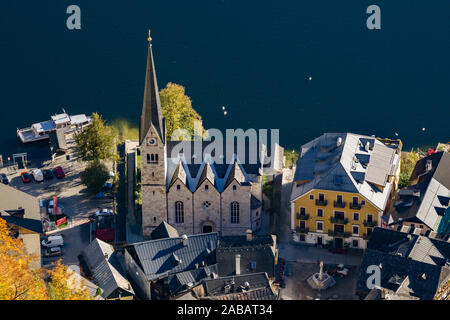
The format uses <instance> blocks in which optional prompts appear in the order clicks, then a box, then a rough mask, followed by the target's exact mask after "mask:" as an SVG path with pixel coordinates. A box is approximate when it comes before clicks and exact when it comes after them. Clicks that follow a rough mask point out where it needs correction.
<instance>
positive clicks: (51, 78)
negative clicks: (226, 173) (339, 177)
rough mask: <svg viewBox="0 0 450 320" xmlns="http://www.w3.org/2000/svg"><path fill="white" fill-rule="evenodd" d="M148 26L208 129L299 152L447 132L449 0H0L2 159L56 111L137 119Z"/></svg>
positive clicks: (158, 55) (420, 142)
mask: <svg viewBox="0 0 450 320" xmlns="http://www.w3.org/2000/svg"><path fill="white" fill-rule="evenodd" d="M374 3H376V4H377V5H379V6H380V8H381V27H382V29H381V30H375V31H371V30H368V29H367V28H366V18H367V16H368V15H367V14H366V8H367V7H368V6H369V5H371V4H374ZM70 4H77V5H79V6H80V8H81V15H82V25H81V27H82V29H81V30H75V31H70V30H68V29H67V28H66V18H67V16H68V15H67V14H66V8H67V7H68V6H69V5H70ZM148 28H151V29H152V37H153V50H154V55H155V60H156V65H157V73H158V82H159V86H160V88H162V87H164V86H165V85H166V83H167V82H169V81H171V82H175V83H179V84H182V85H184V86H185V87H186V90H187V93H188V95H189V96H190V97H191V98H192V101H193V105H194V107H195V109H196V110H197V111H198V112H199V113H200V114H201V115H202V117H203V119H204V126H205V127H206V128H220V129H225V128H244V129H245V128H279V129H280V139H281V143H282V144H283V145H285V146H287V147H290V148H297V149H298V147H299V146H300V145H301V144H303V143H305V142H307V141H308V140H310V139H312V138H314V137H316V136H318V135H320V134H322V133H323V132H326V131H328V132H330V131H350V132H355V133H363V134H376V135H377V136H380V137H395V135H394V134H395V133H396V132H397V133H398V134H399V137H400V138H401V139H402V140H403V142H404V144H405V146H406V148H410V147H412V146H424V145H434V144H436V143H437V142H438V141H448V140H450V137H449V132H450V130H449V120H450V117H449V115H450V112H449V103H450V58H449V57H450V1H448V0H434V1H432V2H428V1H424V0H423V1H417V0H414V1H412V0H402V1H399V0H397V1H365V0H347V1H313V0H310V1H298V0H297V1H286V0H280V1H262V0H260V1H242V0H241V1H237V0H196V1H173V0H172V1H138V0H134V1H100V0H96V1H92V0H89V1H82V0H73V1H72V0H71V1H62V0H58V1H56V0H40V1H31V0H30V1H20V0H2V1H1V3H0V74H1V76H0V88H1V89H0V94H1V100H0V107H1V111H2V113H1V117H0V119H1V126H0V154H3V155H4V157H6V156H7V155H10V154H12V153H13V152H15V151H18V150H21V149H23V147H22V146H21V145H20V144H19V143H18V140H17V138H16V128H17V127H19V128H22V127H25V126H28V125H30V124H31V123H34V122H38V121H43V120H47V119H48V118H49V117H50V115H51V114H53V113H57V112H59V111H60V110H61V108H65V109H66V110H67V111H68V112H69V113H71V114H76V113H86V114H90V113H91V112H94V111H96V112H99V113H101V114H102V115H103V116H104V118H106V119H107V120H113V119H116V118H127V119H130V120H131V121H132V122H134V123H135V124H136V125H137V123H138V118H139V115H140V111H141V106H142V95H143V86H144V73H145V62H146V53H147V51H146V46H147V41H146V38H147V29H148ZM309 77H312V80H311V81H309V80H308V78H309ZM222 105H224V106H226V108H227V110H228V114H227V115H226V116H224V115H223V112H222V110H221V107H222ZM422 128H426V130H425V131H422Z"/></svg>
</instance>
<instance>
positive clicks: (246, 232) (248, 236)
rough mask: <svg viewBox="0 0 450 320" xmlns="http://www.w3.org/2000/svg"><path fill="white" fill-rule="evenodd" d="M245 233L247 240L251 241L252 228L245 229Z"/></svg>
mask: <svg viewBox="0 0 450 320" xmlns="http://www.w3.org/2000/svg"><path fill="white" fill-rule="evenodd" d="M245 234H246V236H247V241H252V240H253V233H252V230H250V229H247V231H245Z"/></svg>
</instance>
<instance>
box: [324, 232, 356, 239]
mask: <svg viewBox="0 0 450 320" xmlns="http://www.w3.org/2000/svg"><path fill="white" fill-rule="evenodd" d="M328 236H330V237H339V238H349V237H351V234H350V232H341V231H333V230H328Z"/></svg>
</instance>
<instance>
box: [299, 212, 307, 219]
mask: <svg viewBox="0 0 450 320" xmlns="http://www.w3.org/2000/svg"><path fill="white" fill-rule="evenodd" d="M297 219H298V220H308V219H309V214H307V213H297Z"/></svg>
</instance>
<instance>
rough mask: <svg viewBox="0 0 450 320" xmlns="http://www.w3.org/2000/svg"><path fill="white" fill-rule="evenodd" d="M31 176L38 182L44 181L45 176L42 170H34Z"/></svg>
mask: <svg viewBox="0 0 450 320" xmlns="http://www.w3.org/2000/svg"><path fill="white" fill-rule="evenodd" d="M31 175H32V177H33V179H34V181H36V182H42V181H44V175H43V174H42V171H41V170H40V169H34V170H33V171H31Z"/></svg>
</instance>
